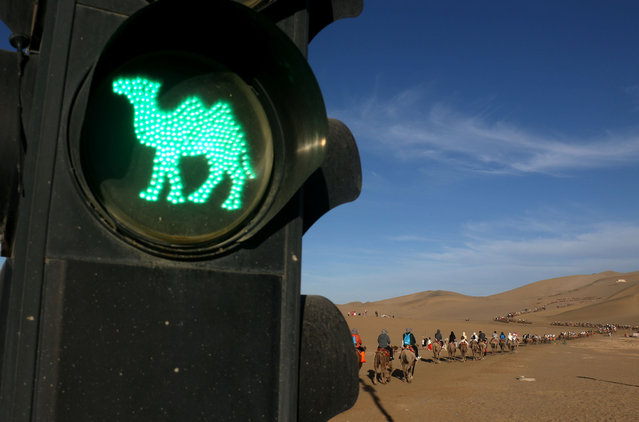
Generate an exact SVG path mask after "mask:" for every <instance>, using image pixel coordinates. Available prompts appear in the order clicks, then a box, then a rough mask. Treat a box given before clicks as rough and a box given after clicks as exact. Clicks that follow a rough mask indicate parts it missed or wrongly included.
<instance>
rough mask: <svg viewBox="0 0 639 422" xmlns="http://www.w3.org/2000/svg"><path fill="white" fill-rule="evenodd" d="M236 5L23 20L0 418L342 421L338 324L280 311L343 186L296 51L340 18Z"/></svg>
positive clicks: (66, 12)
mask: <svg viewBox="0 0 639 422" xmlns="http://www.w3.org/2000/svg"><path fill="white" fill-rule="evenodd" d="M242 3H245V4H240V2H232V1H226V0H219V1H204V0H184V1H177V0H160V1H158V2H155V3H152V4H142V3H136V2H132V1H131V2H112V1H107V0H104V1H102V0H91V1H90V2H76V1H74V0H63V1H59V2H57V3H55V4H53V3H51V4H47V5H46V6H47V7H46V8H40V7H39V8H38V10H39V12H38V13H37V14H36V19H35V24H34V25H33V32H32V40H33V39H37V40H38V43H37V45H38V49H37V50H33V51H31V52H30V56H29V60H30V61H32V63H37V66H33V68H34V69H37V74H35V78H34V82H33V87H32V89H31V91H32V92H33V94H32V97H31V99H30V100H31V104H32V106H31V108H30V110H29V112H28V113H27V114H28V115H27V117H28V118H27V119H25V121H26V122H27V124H26V130H25V132H26V135H25V136H26V143H25V144H26V156H25V167H26V169H25V172H24V174H25V176H26V177H25V180H24V186H23V189H24V194H23V196H22V197H21V199H20V208H19V209H18V213H17V218H16V219H15V221H16V223H15V224H16V229H15V242H14V247H13V249H12V251H11V254H10V256H9V257H8V259H7V261H6V264H5V266H4V268H3V276H2V284H3V285H2V297H0V303H1V304H2V307H3V309H2V313H0V315H2V320H1V321H0V328H2V330H1V331H0V333H2V335H3V337H4V338H0V341H2V342H3V347H2V350H3V354H2V369H1V372H0V377H1V384H0V388H1V391H0V409H1V410H0V420H11V421H31V420H47V421H49V420H50V421H66V420H69V421H76V420H149V421H150V420H153V421H157V420H180V421H182V420H211V419H212V420H257V419H259V420H276V419H277V420H296V419H299V420H326V419H328V418H330V417H332V416H333V415H335V414H337V413H339V412H341V411H343V410H345V409H347V408H348V407H350V406H352V404H353V403H354V401H355V399H356V397H357V391H358V378H357V364H356V361H355V354H354V352H353V350H352V344H351V340H350V336H349V333H348V329H347V325H346V322H345V321H344V318H343V317H342V316H341V315H340V313H339V312H338V311H337V308H336V307H335V306H334V305H333V304H332V303H330V301H328V300H327V299H324V298H320V297H316V296H309V297H304V296H301V295H300V269H301V237H302V234H303V233H304V231H305V230H307V229H308V227H310V225H312V224H313V223H314V222H315V221H316V220H317V219H318V218H319V217H320V216H321V215H322V214H324V213H325V212H327V211H328V210H330V209H331V208H333V207H335V206H337V205H339V204H341V203H344V202H348V201H351V200H353V199H355V198H356V197H357V195H358V194H359V191H360V189H361V170H360V167H359V156H358V154H357V149H356V146H355V142H354V139H353V137H352V135H351V134H350V131H348V129H347V128H346V126H345V125H344V124H342V123H341V122H339V121H336V120H332V119H328V118H327V116H326V110H325V106H324V102H323V99H322V95H321V90H320V88H319V86H318V84H317V81H316V80H315V78H314V76H313V73H312V71H311V69H310V67H309V66H308V63H307V61H306V58H305V52H306V47H307V44H308V42H309V40H310V39H311V38H312V37H313V36H315V35H316V34H317V33H318V32H319V31H320V30H321V29H322V28H323V27H324V26H326V25H327V24H329V23H330V22H332V21H333V20H336V19H338V18H340V17H347V16H355V15H357V14H358V13H359V11H360V10H361V2H359V1H356V0H354V1H343V2H336V3H335V4H333V3H332V2H331V1H328V0H323V1H320V0H316V1H310V2H306V3H305V2H295V1H284V0H278V1H263V2H260V1H253V2H242ZM247 5H249V6H251V7H247ZM43 10H44V11H43ZM40 33H41V34H42V35H41V37H40V35H39V34H40ZM34 35H35V36H34ZM40 39H41V41H40ZM12 209H14V208H12ZM318 338H324V339H326V340H324V342H323V343H322V344H323V345H324V348H318V347H317V346H318V343H317V339H318ZM317 380H320V381H319V382H314V381H317Z"/></svg>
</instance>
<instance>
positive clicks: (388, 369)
mask: <svg viewBox="0 0 639 422" xmlns="http://www.w3.org/2000/svg"><path fill="white" fill-rule="evenodd" d="M373 367H374V368H375V375H374V377H373V384H375V383H376V382H377V379H378V378H379V381H380V382H381V383H382V384H386V383H387V382H390V380H391V374H392V373H393V362H391V360H390V356H389V355H388V352H386V351H385V350H383V349H378V350H377V352H375V359H374V361H373Z"/></svg>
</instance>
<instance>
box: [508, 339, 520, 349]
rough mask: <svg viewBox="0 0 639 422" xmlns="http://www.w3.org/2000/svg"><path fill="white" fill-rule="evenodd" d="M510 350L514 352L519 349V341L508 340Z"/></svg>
mask: <svg viewBox="0 0 639 422" xmlns="http://www.w3.org/2000/svg"><path fill="white" fill-rule="evenodd" d="M507 345H508V350H510V351H511V352H514V351H515V349H517V346H519V339H513V340H508V343H507Z"/></svg>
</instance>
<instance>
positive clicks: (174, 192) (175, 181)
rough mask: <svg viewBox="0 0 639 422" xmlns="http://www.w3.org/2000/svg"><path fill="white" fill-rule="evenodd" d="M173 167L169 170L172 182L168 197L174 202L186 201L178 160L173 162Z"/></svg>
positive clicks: (170, 181)
mask: <svg viewBox="0 0 639 422" xmlns="http://www.w3.org/2000/svg"><path fill="white" fill-rule="evenodd" d="M171 165H172V166H171V168H170V169H169V171H168V174H167V176H168V178H169V183H170V184H171V191H170V192H169V195H168V196H167V197H166V199H167V200H168V201H169V202H172V203H174V204H181V203H183V202H184V201H185V199H184V196H183V195H182V188H183V186H182V177H181V176H180V170H179V169H178V167H177V161H174V162H172V163H171Z"/></svg>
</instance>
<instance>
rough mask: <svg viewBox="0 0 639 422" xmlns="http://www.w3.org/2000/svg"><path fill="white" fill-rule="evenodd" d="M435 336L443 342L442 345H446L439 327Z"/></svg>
mask: <svg viewBox="0 0 639 422" xmlns="http://www.w3.org/2000/svg"><path fill="white" fill-rule="evenodd" d="M435 338H436V339H437V341H438V342H439V344H441V345H442V346H443V345H444V342H442V333H441V331H439V328H438V329H437V332H436V333H435Z"/></svg>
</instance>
